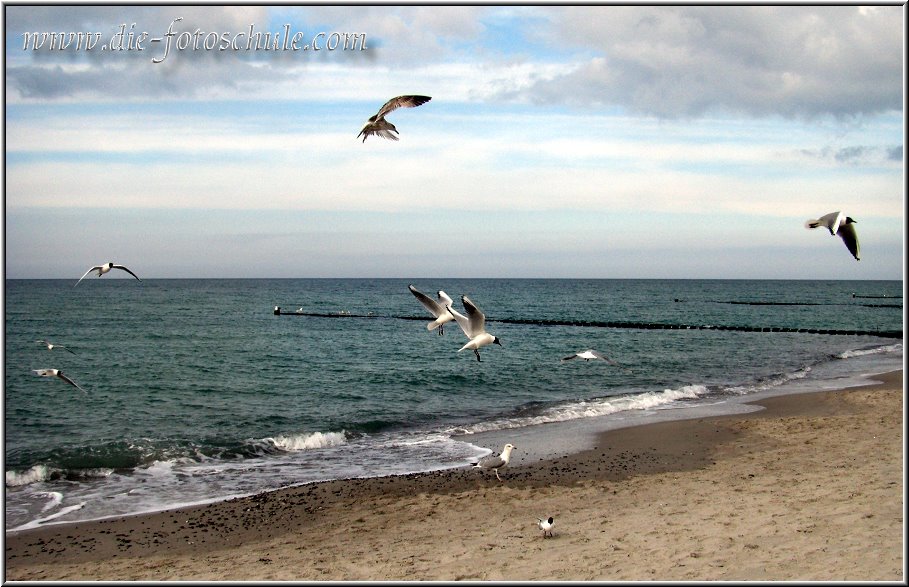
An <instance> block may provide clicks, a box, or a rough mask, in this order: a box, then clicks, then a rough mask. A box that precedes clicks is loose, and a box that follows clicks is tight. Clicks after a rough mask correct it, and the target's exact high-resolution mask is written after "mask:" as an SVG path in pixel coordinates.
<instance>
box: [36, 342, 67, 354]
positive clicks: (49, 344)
mask: <svg viewBox="0 0 909 587" xmlns="http://www.w3.org/2000/svg"><path fill="white" fill-rule="evenodd" d="M35 342H40V343H41V344H43V345H44V346H46V347H47V350H49V351H52V350H54V349H63V350H65V351H67V352H70V353H73V354H74V355H75V354H76V353H74V352H73V351H71V350H69V348H67V347H65V346H63V345H62V344H54V343H52V342H50V341H49V340H36V341H35Z"/></svg>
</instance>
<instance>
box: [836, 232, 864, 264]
mask: <svg viewBox="0 0 909 587" xmlns="http://www.w3.org/2000/svg"><path fill="white" fill-rule="evenodd" d="M837 234H839V235H840V238H841V239H843V242H844V243H846V248H847V249H849V252H850V253H852V256H853V257H855V260H856V261H858V260H859V241H858V234H856V232H855V226H853V224H852V223H851V222H847V223H846V224H843V225H841V226H840V229H839V230H838V231H837Z"/></svg>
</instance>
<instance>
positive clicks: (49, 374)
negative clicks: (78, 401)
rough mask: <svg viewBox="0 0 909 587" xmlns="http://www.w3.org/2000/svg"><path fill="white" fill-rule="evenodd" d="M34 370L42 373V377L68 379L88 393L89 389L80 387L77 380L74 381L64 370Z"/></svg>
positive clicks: (68, 381) (38, 373)
mask: <svg viewBox="0 0 909 587" xmlns="http://www.w3.org/2000/svg"><path fill="white" fill-rule="evenodd" d="M32 371H33V372H34V373H35V374H37V375H40V376H41V377H57V378H58V379H62V380H63V381H66V382H67V383H69V384H70V385H72V386H73V387H75V388H76V389H78V390H79V391H81V392H82V393H88V392H87V391H85V390H84V389H82V388H81V387H79V385H78V384H77V383H76V382H75V381H73V380H72V379H70V378H69V377H67V376H66V375H64V374H63V371H61V370H60V369H32Z"/></svg>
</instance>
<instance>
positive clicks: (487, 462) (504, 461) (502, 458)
mask: <svg viewBox="0 0 909 587" xmlns="http://www.w3.org/2000/svg"><path fill="white" fill-rule="evenodd" d="M514 448H515V447H514V445H512V444H506V445H505V447H504V448H503V449H502V454H500V455H498V456H493V455H489V456H486V457H483V458H482V459H480V460H479V461H477V462H476V463H474V464H473V466H474V467H476V468H478V469H492V470H493V471H495V473H496V479H498V480H499V481H501V480H502V478H501V477H499V469H501V468H502V467H504V466H506V465H508V460H509V459H510V458H511V451H512V450H514Z"/></svg>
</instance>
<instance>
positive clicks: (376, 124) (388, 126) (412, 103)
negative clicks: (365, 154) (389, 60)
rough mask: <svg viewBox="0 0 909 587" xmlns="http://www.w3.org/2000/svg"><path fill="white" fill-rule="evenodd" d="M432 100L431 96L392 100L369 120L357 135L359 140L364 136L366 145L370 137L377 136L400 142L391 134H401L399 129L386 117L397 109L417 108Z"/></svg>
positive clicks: (404, 97)
mask: <svg viewBox="0 0 909 587" xmlns="http://www.w3.org/2000/svg"><path fill="white" fill-rule="evenodd" d="M430 100H432V98H430V97H429V96H398V97H397V98H392V99H391V100H389V101H388V102H385V104H383V105H382V107H381V108H379V111H378V112H376V115H375V116H370V117H369V120H367V121H366V124H364V125H363V128H362V129H360V134H358V135H357V138H360V135H363V142H364V143H365V142H366V138H367V137H368V136H369V135H377V136H380V137H382V138H383V139H391V140H392V141H396V140H398V137H396V136H395V135H393V134H391V133H392V132H394V133H397V134H400V133H398V129H396V128H395V125H393V124H392V123H390V122H388V121H387V120H385V115H386V114H388V113H389V112H391V111H393V110H395V109H397V108H415V107H417V106H420V105H421V104H425V103H426V102H429V101H430Z"/></svg>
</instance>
